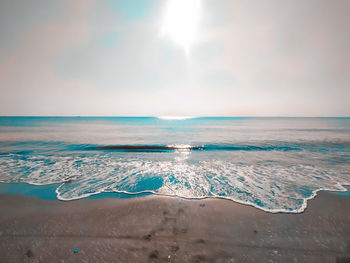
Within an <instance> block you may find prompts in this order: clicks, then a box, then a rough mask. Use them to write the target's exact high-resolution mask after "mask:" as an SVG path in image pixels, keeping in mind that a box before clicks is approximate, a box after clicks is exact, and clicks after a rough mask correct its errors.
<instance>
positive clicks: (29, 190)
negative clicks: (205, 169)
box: [0, 182, 350, 214]
mask: <svg viewBox="0 0 350 263" xmlns="http://www.w3.org/2000/svg"><path fill="white" fill-rule="evenodd" d="M61 184H62V183H55V184H47V185H37V184H31V183H6V182H0V194H19V195H26V196H32V197H36V198H39V199H45V200H58V201H63V202H71V201H76V200H82V199H88V200H93V199H104V198H120V199H130V198H140V197H145V196H159V197H162V196H163V197H174V198H180V199H184V200H205V199H222V200H229V201H231V202H235V203H239V204H242V205H246V206H251V207H254V208H256V209H259V210H262V211H264V212H267V213H272V214H278V213H287V214H300V213H303V212H305V210H306V209H307V208H308V202H309V201H310V200H313V199H314V198H315V197H316V196H317V195H318V194H319V193H322V192H326V193H331V194H335V195H341V196H347V197H350V185H348V184H340V183H339V184H338V187H339V188H342V189H341V190H334V189H331V188H319V189H316V190H313V191H312V195H311V196H309V197H306V198H303V205H302V207H301V208H300V209H298V210H292V211H290V210H282V209H273V210H271V209H264V208H263V207H260V206H258V205H256V204H254V203H251V202H243V201H240V200H235V199H231V198H226V197H223V196H203V197H183V196H178V195H171V194H159V193H156V192H153V191H142V192H137V193H129V192H125V191H110V192H104V191H102V192H98V193H94V194H91V195H87V196H82V197H79V198H75V199H63V198H60V196H59V192H58V189H59V187H60V185H61Z"/></svg>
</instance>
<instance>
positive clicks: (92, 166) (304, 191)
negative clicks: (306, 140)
mask: <svg viewBox="0 0 350 263" xmlns="http://www.w3.org/2000/svg"><path fill="white" fill-rule="evenodd" d="M332 154H333V155H332V156H329V155H328V156H327V158H329V157H334V158H336V157H337V153H332ZM339 154H341V153H339ZM306 155H307V158H306ZM223 156H224V157H223ZM223 156H221V155H220V154H218V153H215V154H214V153H210V152H206V153H203V152H197V153H191V154H188V153H186V154H184V153H183V152H174V153H167V154H163V153H155V154H147V155H145V154H142V153H140V154H119V155H118V154H115V153H103V154H98V155H89V156H88V155H85V156H84V155H68V156H58V155H37V156H30V157H24V156H22V155H17V154H9V155H7V156H5V157H4V156H3V157H2V159H1V160H0V167H1V170H0V181H2V182H26V183H30V184H35V185H45V184H54V183H61V184H60V186H59V187H58V188H57V189H56V193H57V198H58V199H60V200H75V199H79V198H84V197H87V196H91V195H95V194H98V193H101V192H110V191H114V192H121V193H128V194H139V193H146V192H152V193H155V194H160V195H171V196H178V197H182V198H208V197H215V198H225V199H230V200H233V201H236V202H239V203H243V204H248V205H252V206H254V207H257V208H259V209H262V210H264V211H268V212H273V213H277V212H289V213H299V212H302V211H304V210H305V208H306V206H307V200H309V199H311V198H314V197H315V196H316V194H317V192H318V191H320V190H334V191H345V190H346V189H345V188H344V187H343V186H342V185H347V184H350V178H349V174H350V173H349V171H350V167H349V164H348V163H334V164H332V163H329V162H327V159H324V157H325V156H323V155H322V154H319V153H309V152H305V153H304V152H293V153H281V152H244V153H243V152H231V153H227V152H226V153H225V155H223ZM270 160H273V161H272V162H271V161H270ZM155 178H161V179H162V180H163V183H162V186H161V187H160V188H157V187H153V186H152V185H143V184H144V182H145V181H147V180H149V179H155ZM140 185H141V186H143V187H145V188H146V189H141V190H140V187H139V186H140ZM147 187H148V188H147ZM152 187H153V188H152ZM141 188H142V187H141Z"/></svg>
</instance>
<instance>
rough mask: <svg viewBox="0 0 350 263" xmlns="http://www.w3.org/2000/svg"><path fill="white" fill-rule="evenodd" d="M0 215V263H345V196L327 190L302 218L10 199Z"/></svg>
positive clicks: (230, 206)
mask: <svg viewBox="0 0 350 263" xmlns="http://www.w3.org/2000/svg"><path fill="white" fill-rule="evenodd" d="M0 211H1V213H0V262H309V263H310V262H350V198H348V197H342V196H337V195H334V194H331V193H325V192H322V193H319V194H318V196H317V197H316V198H315V199H314V200H310V201H309V202H308V208H307V210H306V211H305V212H304V213H301V214H271V213H266V212H263V211H261V210H258V209H256V208H254V207H250V206H245V205H241V204H238V203H235V202H232V201H228V200H220V199H205V200H185V199H180V198H171V197H160V196H148V197H142V198H133V199H117V198H108V199H107V198H106V199H95V200H86V199H85V200H77V201H70V202H62V201H57V200H43V199H37V198H35V197H28V196H22V195H10V194H0ZM75 248H79V252H78V253H74V249H75Z"/></svg>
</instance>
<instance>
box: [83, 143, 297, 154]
mask: <svg viewBox="0 0 350 263" xmlns="http://www.w3.org/2000/svg"><path fill="white" fill-rule="evenodd" d="M88 148H89V149H92V150H113V151H123V152H169V151H300V150H301V148H300V147H293V146H278V145H266V146H257V145H202V146H190V145H104V146H93V147H88Z"/></svg>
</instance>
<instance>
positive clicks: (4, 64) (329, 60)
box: [0, 0, 350, 116]
mask: <svg viewBox="0 0 350 263" xmlns="http://www.w3.org/2000/svg"><path fill="white" fill-rule="evenodd" d="M11 3H12V2H11ZM11 3H10V2H8V3H1V4H0V5H1V8H0V10H6V11H2V12H5V13H6V16H2V18H1V19H2V22H3V23H0V24H1V31H2V32H5V34H3V35H2V36H1V38H0V89H1V94H2V96H1V98H0V114H1V115H191V116H192V115H226V116H227V115H253V116H256V115H274V116H276V115H279V116H281V115H288V116H295V115H296V116H346V115H348V116H349V115H350V106H348V102H347V98H349V97H350V89H349V87H348V86H349V81H350V72H349V70H350V62H349V61H350V54H349V51H348V46H350V36H349V34H348V33H347V32H348V28H349V27H350V22H349V19H348V18H347V14H348V12H349V11H350V7H349V4H348V2H347V1H336V2H334V1H324V0H323V1H315V0H310V1H307V2H305V1H301V0H297V1H293V2H281V1H267V0H266V1H213V0H203V1H202V10H201V21H200V31H199V32H198V35H199V36H200V38H199V39H197V41H196V43H195V44H194V45H193V46H192V48H191V50H190V54H189V56H187V55H186V53H185V52H184V50H183V49H182V48H181V47H179V46H177V45H175V44H173V43H172V42H171V41H169V40H167V39H165V38H162V37H161V35H160V30H161V23H162V15H163V12H164V5H165V4H164V3H165V2H164V1H156V2H154V1H152V4H151V3H149V2H147V1H145V2H143V1H142V5H139V2H138V1H134V2H129V1H66V2H56V1H52V2H51V1H42V2H40V1H33V2H30V4H28V6H21V5H18V4H13V3H12V4H11ZM25 3H27V2H25ZM135 6H136V7H137V8H135ZM4 7H6V8H4ZM25 7H27V9H24V8H25ZM28 8H29V9H28ZM25 10H30V11H25ZM43 10H45V12H44V11H43ZM16 14H21V17H22V18H23V19H22V22H19V20H18V16H16ZM179 19H181V18H179Z"/></svg>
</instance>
